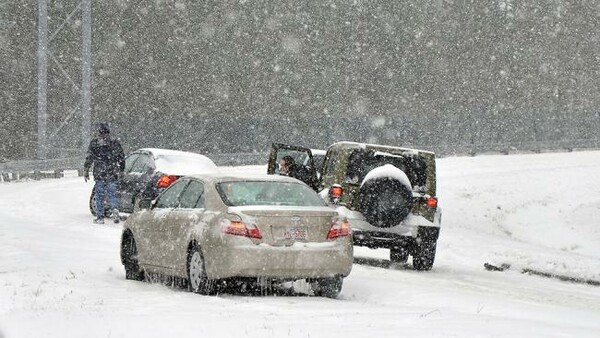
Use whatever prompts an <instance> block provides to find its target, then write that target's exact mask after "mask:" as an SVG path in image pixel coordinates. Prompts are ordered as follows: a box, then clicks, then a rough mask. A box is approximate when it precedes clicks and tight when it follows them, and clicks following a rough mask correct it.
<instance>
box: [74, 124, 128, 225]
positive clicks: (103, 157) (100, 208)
mask: <svg viewBox="0 0 600 338" xmlns="http://www.w3.org/2000/svg"><path fill="white" fill-rule="evenodd" d="M92 165H93V166H94V169H93V173H94V181H96V183H95V186H94V190H95V192H96V219H95V220H94V223H96V224H104V216H105V215H106V213H105V210H104V194H105V192H106V193H108V200H109V202H110V207H111V212H110V216H111V217H112V218H113V219H114V221H115V223H118V222H119V209H118V205H119V201H118V199H117V180H118V179H119V177H121V176H122V175H123V171H124V170H125V154H124V153H123V148H122V147H121V143H120V142H119V141H118V140H114V139H112V138H111V137H110V128H109V126H108V123H106V122H102V123H100V124H99V125H98V136H97V137H96V138H95V139H93V140H92V141H90V145H89V147H88V151H87V156H86V158H85V164H84V166H83V177H84V180H85V181H86V182H87V181H88V179H89V178H90V168H91V167H92Z"/></svg>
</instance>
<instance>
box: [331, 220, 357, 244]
mask: <svg viewBox="0 0 600 338" xmlns="http://www.w3.org/2000/svg"><path fill="white" fill-rule="evenodd" d="M351 233H352V228H351V227H350V222H349V221H348V220H347V219H345V218H344V219H339V218H336V219H334V220H333V222H331V228H329V232H328V233H327V239H336V238H338V237H343V236H348V235H350V234H351Z"/></svg>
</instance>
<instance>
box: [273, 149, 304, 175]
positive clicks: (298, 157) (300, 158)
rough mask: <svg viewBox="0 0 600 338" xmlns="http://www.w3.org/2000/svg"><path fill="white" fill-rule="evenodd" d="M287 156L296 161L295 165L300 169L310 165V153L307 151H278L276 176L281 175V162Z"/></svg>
mask: <svg viewBox="0 0 600 338" xmlns="http://www.w3.org/2000/svg"><path fill="white" fill-rule="evenodd" d="M285 156H291V157H292V158H293V159H294V163H295V164H296V165H297V166H299V167H300V166H305V167H306V166H308V165H310V157H309V156H308V153H307V152H306V151H301V150H292V149H279V150H278V151H277V162H276V168H275V173H276V174H281V168H279V162H281V160H282V159H283V158H284V157H285Z"/></svg>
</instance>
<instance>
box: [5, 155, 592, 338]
mask: <svg viewBox="0 0 600 338" xmlns="http://www.w3.org/2000/svg"><path fill="white" fill-rule="evenodd" d="M226 170H230V171H239V170H242V171H244V172H248V171H255V172H264V171H265V167H264V166H250V167H238V168H227V169H226ZM598 172H600V152H594V151H591V152H574V153H556V154H531V155H511V156H501V155H500V156H479V157H467V158H465V157H462V158H458V157H457V158H444V159H439V160H438V197H439V200H440V202H439V203H440V207H442V208H443V218H442V227H443V228H442V232H441V235H440V240H439V245H438V255H437V259H436V263H435V265H434V268H433V270H432V271H430V272H416V271H414V270H412V269H411V268H410V264H409V265H400V266H391V267H389V268H387V269H384V268H380V267H375V266H374V265H383V266H389V262H388V261H387V258H388V254H389V253H388V251H387V250H369V249H366V248H356V250H355V254H356V256H357V257H358V259H357V260H358V261H360V262H363V263H369V264H371V265H369V264H355V265H354V268H353V271H352V273H351V274H350V276H349V277H348V278H346V280H345V281H344V288H343V290H342V294H341V295H340V297H339V299H337V300H331V299H323V298H317V297H299V296H285V297H276V296H264V297H250V296H239V295H219V296H217V297H209V296H200V295H195V294H190V293H187V292H182V291H181V290H178V289H173V288H169V287H166V286H162V285H157V284H150V283H139V282H133V281H126V280H125V279H124V273H123V269H122V266H121V264H120V260H119V244H118V243H119V238H120V226H118V225H113V224H107V225H104V226H98V225H93V224H92V223H91V220H92V218H91V215H90V214H89V212H88V209H87V199H88V197H89V192H90V190H91V188H92V185H91V184H90V183H87V184H86V183H84V182H83V179H81V178H78V177H69V178H64V179H59V180H46V181H40V182H21V183H4V184H0V337H3V338H12V337H82V336H85V337H159V336H179V337H193V336H207V337H233V336H235V337H239V336H243V337H365V336H376V337H391V336H461V337H462V336H511V337H513V336H527V337H530V336H540V337H541V336H544V337H548V336H561V337H562V336H574V337H575V336H576V337H596V336H597V335H598V332H600V287H597V286H592V285H586V284H576V283H568V282H562V281H559V280H556V279H551V278H543V277H538V276H530V275H527V274H522V273H520V271H521V270H523V269H533V270H537V271H542V272H547V273H551V274H557V275H566V276H571V277H574V278H582V279H593V280H600V230H599V229H598V228H599V226H600V223H599V221H598V220H600V194H599V193H598V192H600V179H598V178H597V173H598ZM485 262H490V263H493V264H496V265H500V264H503V263H507V264H510V265H511V269H509V270H508V271H505V272H488V271H485V270H484V269H483V264H484V263H485Z"/></svg>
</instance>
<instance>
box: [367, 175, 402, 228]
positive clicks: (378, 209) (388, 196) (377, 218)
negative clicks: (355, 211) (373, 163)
mask: <svg viewBox="0 0 600 338" xmlns="http://www.w3.org/2000/svg"><path fill="white" fill-rule="evenodd" d="M412 206H413V198H412V191H411V189H410V188H409V187H407V186H406V185H405V184H403V183H402V182H401V181H400V180H398V179H396V178H393V177H378V178H373V179H370V180H368V181H365V182H363V184H362V186H361V188H360V199H359V207H360V210H361V212H362V214H363V215H364V216H365V218H366V220H367V221H368V222H369V223H370V224H371V225H373V226H376V227H381V228H388V227H392V226H395V225H398V224H399V223H400V222H402V221H403V220H404V219H405V218H406V216H408V214H409V213H410V210H411V209H412Z"/></svg>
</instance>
